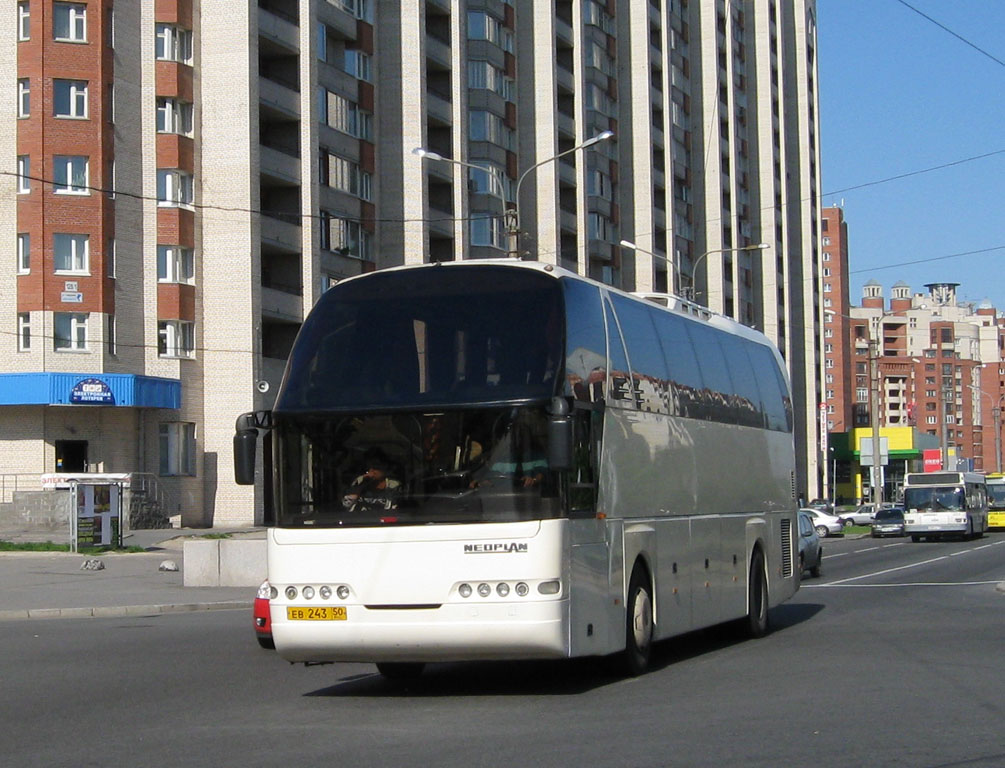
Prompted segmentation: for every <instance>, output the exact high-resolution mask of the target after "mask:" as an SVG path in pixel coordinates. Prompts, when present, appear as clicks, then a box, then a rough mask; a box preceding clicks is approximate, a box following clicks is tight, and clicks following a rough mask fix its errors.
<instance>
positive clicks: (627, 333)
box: [613, 296, 669, 413]
mask: <svg viewBox="0 0 1005 768" xmlns="http://www.w3.org/2000/svg"><path fill="white" fill-rule="evenodd" d="M613 301H614V309H615V311H616V312H617V315H618V320H620V321H621V332H622V333H623V334H624V337H625V345H626V346H627V347H628V362H629V363H630V364H631V367H632V389H633V390H634V393H635V398H636V401H637V402H638V403H639V408H640V409H641V410H643V411H649V412H651V413H669V407H668V403H667V367H666V361H665V360H664V359H663V348H662V347H661V346H660V343H659V340H658V339H657V337H656V326H655V325H654V324H653V315H654V314H655V313H656V312H657V310H655V309H651V308H649V307H647V306H646V305H645V304H642V303H641V302H637V301H632V300H630V299H626V298H624V297H623V296H614V297H613Z"/></svg>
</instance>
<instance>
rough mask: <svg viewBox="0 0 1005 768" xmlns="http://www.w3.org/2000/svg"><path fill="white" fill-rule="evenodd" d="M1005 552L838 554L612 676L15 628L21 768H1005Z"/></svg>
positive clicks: (222, 636) (119, 626)
mask: <svg viewBox="0 0 1005 768" xmlns="http://www.w3.org/2000/svg"><path fill="white" fill-rule="evenodd" d="M1000 581H1005V535H1003V534H995V535H993V536H990V537H987V538H985V539H982V540H978V541H971V542H944V543H932V544H928V543H918V544H912V543H910V542H909V541H905V540H903V539H901V540H888V541H880V542H877V541H873V540H870V539H860V540H847V541H845V540H836V539H828V540H826V541H825V558H824V575H823V576H822V577H821V578H819V579H809V580H807V581H806V582H804V585H803V589H801V590H800V592H799V593H798V594H797V595H796V597H795V598H794V599H793V600H791V601H789V602H788V603H787V604H785V605H784V606H781V607H779V608H777V609H775V610H774V611H773V612H772V622H773V625H774V631H773V632H772V634H770V635H769V636H768V637H766V638H764V639H762V640H755V641H745V640H738V639H737V638H736V636H735V635H734V634H733V633H732V632H731V631H729V630H727V629H716V630H711V631H705V632H701V633H696V634H694V635H690V636H688V637H685V638H679V639H677V640H674V641H671V642H669V643H667V644H665V645H664V646H662V647H660V648H659V652H658V654H657V659H656V665H655V669H654V670H653V671H652V672H651V673H650V674H648V675H645V676H644V677H641V678H638V679H623V678H620V677H617V676H616V675H613V674H611V672H610V671H609V670H608V668H607V667H605V666H604V665H603V664H602V663H599V662H596V661H593V660H587V661H582V660H577V661H571V662H554V663H553V662H548V663H539V662H532V663H500V664H443V665H433V666H431V667H429V668H427V671H426V673H425V674H424V676H423V677H422V678H421V679H420V680H418V681H416V682H413V683H409V684H408V685H407V686H402V685H396V684H393V683H390V682H388V681H385V680H384V679H383V678H381V677H380V676H378V675H377V674H376V673H375V669H374V668H373V667H372V666H369V665H363V664H337V665H332V666H323V667H311V668H304V667H295V666H291V665H288V664H286V663H285V662H283V661H282V660H281V659H280V658H278V656H276V655H275V654H274V653H271V652H267V651H263V650H261V649H259V648H258V646H257V644H256V643H255V641H254V638H253V636H252V629H251V620H250V616H248V615H247V612H246V611H221V612H210V613H200V614H195V613H193V614H172V615H161V616H157V617H150V618H130V619H84V620H35V621H20V622H2V623H0V648H2V651H0V745H2V751H3V763H4V765H9V766H33V765H39V766H43V765H44V766H89V765H94V766H107V765H130V766H132V765H137V766H161V765H163V766H196V765H198V766H231V765H235V766H236V765H239V766H259V765H261V766H275V765H280V766H287V765H304V766H311V765H320V764H325V765H327V766H383V765H394V766H413V765H414V766H424V768H430V767H431V766H437V768H438V767H439V766H465V767H469V766H514V767H520V768H522V767H523V766H860V765H868V766H912V767H914V766H930V767H931V768H935V767H936V766H940V767H944V766H968V768H972V767H983V766H1002V765H1005V733H1003V731H1005V717H1003V716H1002V715H1003V712H1002V710H1003V708H1005V695H1003V693H1002V692H1003V691H1005V653H1003V652H1002V641H1003V635H1005V633H1003V628H1005V622H1003V619H1002V617H1003V615H1005V612H1003V609H1005V594H1003V593H1001V592H998V591H996V588H995V586H996V584H997V583H998V582H1000Z"/></svg>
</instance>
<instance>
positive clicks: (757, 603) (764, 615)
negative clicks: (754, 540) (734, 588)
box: [746, 549, 819, 637]
mask: <svg viewBox="0 0 1005 768" xmlns="http://www.w3.org/2000/svg"><path fill="white" fill-rule="evenodd" d="M817 569H819V564H818V565H817ZM818 572H819V570H818ZM746 631H747V634H748V635H749V636H750V637H764V636H765V635H766V634H767V633H768V578H767V576H766V575H765V573H764V555H763V554H762V553H761V550H759V549H755V550H754V555H753V557H751V558H750V577H749V578H748V579H747V621H746Z"/></svg>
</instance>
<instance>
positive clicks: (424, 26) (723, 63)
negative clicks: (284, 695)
mask: <svg viewBox="0 0 1005 768" xmlns="http://www.w3.org/2000/svg"><path fill="white" fill-rule="evenodd" d="M5 8H6V9H7V11H6V13H5V14H4V23H3V24H0V62H2V63H3V64H4V70H5V71H7V72H8V78H9V82H8V87H7V88H6V89H0V93H2V95H0V108H2V111H0V114H4V115H6V116H7V117H6V118H5V119H6V120H7V121H8V122H7V123H6V125H7V130H5V131H3V132H2V133H0V143H2V146H3V156H4V157H5V158H6V161H5V162H4V164H3V168H4V169H5V173H4V174H3V175H2V176H0V180H2V181H0V206H2V215H0V227H2V232H0V241H4V242H8V243H10V247H11V252H12V255H11V257H10V261H9V262H8V263H9V264H16V269H8V270H5V271H3V272H2V273H0V317H3V318H5V319H4V320H3V323H4V327H5V328H6V330H5V331H4V333H2V334H0V457H2V458H0V475H2V476H3V477H4V478H5V483H6V482H7V481H11V482H15V483H21V484H23V485H29V486H30V485H31V483H32V482H36V483H37V481H38V478H39V476H40V475H41V474H43V473H47V472H54V471H57V470H58V471H65V472H82V471H91V472H94V471H100V472H130V473H135V474H136V475H146V476H149V477H150V478H153V479H154V480H155V481H156V484H157V486H158V488H160V490H161V492H162V493H163V494H164V496H165V499H167V502H166V504H167V506H168V508H169V511H170V512H172V513H179V514H181V516H182V520H183V522H185V523H186V524H189V525H209V524H217V525H219V524H251V523H254V522H256V521H260V520H261V515H262V509H263V498H262V488H261V487H258V488H256V489H249V488H245V487H238V486H236V485H235V484H234V483H233V481H232V470H231V464H232V456H231V450H232V448H231V440H232V436H233V427H234V419H235V417H236V416H237V415H238V414H240V413H242V412H244V411H249V410H253V409H261V408H268V407H269V406H270V405H271V403H272V400H273V398H274V396H275V393H276V390H277V387H278V385H279V383H280V380H281V376H282V372H283V366H284V361H285V358H286V355H287V353H288V351H289V349H290V345H291V344H292V341H293V338H294V336H295V335H296V332H297V330H298V328H299V326H300V324H301V322H302V320H303V318H304V316H305V314H306V313H307V312H309V310H310V308H311V306H312V305H313V304H314V302H315V301H316V300H317V298H318V296H319V295H320V294H321V293H322V292H323V291H324V290H326V289H327V287H329V286H330V285H331V284H332V282H333V281H337V280H339V279H342V278H344V277H347V276H351V275H356V274H359V273H361V272H366V271H370V270H373V269H379V268H382V267H386V266H393V265H398V264H403V263H422V262H429V261H437V260H452V259H470V258H485V257H489V256H503V255H505V253H506V248H507V243H506V242H505V237H504V232H503V230H502V227H501V224H500V222H501V217H500V214H501V213H502V208H503V207H504V205H505V206H508V207H513V206H515V205H518V207H519V211H520V224H521V230H522V235H521V242H520V248H521V249H522V250H525V251H527V252H529V253H530V254H531V255H532V256H533V257H535V258H538V259H540V260H543V261H549V262H552V263H556V264H560V265H562V266H565V267H568V268H571V269H573V270H576V271H577V272H579V273H581V274H587V275H590V276H592V277H594V278H596V279H599V280H602V281H605V282H608V283H611V284H614V285H618V286H620V287H623V288H625V289H628V290H640V291H650V292H651V291H665V290H678V291H679V290H681V289H683V288H689V289H692V290H694V291H695V294H696V296H697V298H698V300H699V301H702V302H703V303H706V304H708V305H709V306H710V307H712V308H713V309H715V310H718V311H720V312H723V313H725V314H727V315H731V316H733V317H735V318H736V319H738V320H740V321H741V322H744V323H747V324H749V325H753V326H756V327H758V328H761V329H762V330H764V331H765V333H767V334H768V335H769V337H770V338H772V339H773V340H774V341H775V342H776V343H777V344H778V345H779V348H780V349H781V350H782V352H783V354H784V355H785V357H786V359H787V361H788V362H789V366H790V371H791V374H792V381H793V391H794V405H795V408H796V412H797V414H798V418H797V434H796V437H797V441H798V445H799V471H800V476H801V478H803V480H802V481H801V482H802V483H803V485H804V486H805V488H806V492H807V493H809V494H810V495H812V494H813V492H814V490H815V485H816V483H817V481H818V480H817V476H818V458H817V449H816V445H817V442H818V437H819V435H818V431H817V430H818V420H817V416H816V406H817V404H818V403H819V402H820V401H821V398H822V397H823V386H822V384H823V370H822V368H821V367H820V362H819V361H820V360H821V357H820V348H819V341H820V339H821V337H822V335H823V333H822V331H823V319H824V318H823V315H822V314H821V301H820V290H821V285H822V277H821V274H820V264H821V261H820V259H821V248H820V232H819V228H820V226H821V220H822V213H821V211H820V207H819V195H820V180H819V168H820V161H819V144H818V135H819V134H818V128H817V115H818V114H819V109H818V98H817V93H816V40H815V37H816V30H815V3H814V2H812V0H794V1H793V2H782V1H781V0H752V2H747V3H743V4H737V3H728V2H725V0H709V1H707V2H706V1H705V0H702V2H698V1H697V0H690V1H688V2H685V1H684V0H673V1H671V0H662V1H661V0H649V1H648V2H637V3H635V2H633V3H615V2H614V0H607V1H606V2H598V1H597V0H584V2H573V1H572V0H555V1H554V2H552V1H551V0H549V2H540V0H466V1H465V0H402V2H395V3H391V2H387V3H385V2H376V0H286V1H281V0H258V2H255V3H250V2H243V3H242V2H231V3H199V2H196V0H155V1H154V2H138V1H137V0H77V1H72V2H64V1H61V0H19V1H18V2H10V3H8V4H7V5H6V6H5ZM605 131H612V132H613V137H612V138H610V139H608V140H605V141H601V142H599V143H597V144H594V145H592V146H590V147H589V148H588V149H582V150H577V149H576V148H577V147H578V146H580V145H581V144H582V143H583V142H585V141H586V140H588V139H590V138H591V137H595V136H597V135H600V134H602V133H603V132H605ZM416 148H424V149H426V150H428V151H430V152H433V153H435V154H436V155H439V156H442V157H443V158H446V160H445V161H444V160H436V159H433V158H431V157H429V156H427V157H425V158H423V157H420V156H418V155H417V154H415V153H414V152H413V150H415V149H416ZM557 155H561V157H560V158H557V157H556V156H557ZM471 166H476V167H474V168H472V167H471ZM529 169H530V170H533V172H532V173H530V174H529V175H527V176H526V177H525V179H524V181H525V183H524V184H523V185H522V186H520V185H518V179H520V177H521V176H522V175H523V174H524V173H525V172H526V171H528V170H529ZM518 187H519V194H520V199H519V200H516V194H517V191H518ZM823 220H824V221H829V220H828V219H826V218H824V219H823ZM622 239H627V240H631V241H633V242H634V243H635V244H636V246H637V247H636V248H635V249H631V250H629V249H626V248H623V247H619V245H618V244H619V242H620V240H622ZM761 244H764V246H766V247H753V246H760V245H761ZM826 268H827V267H825V269H826Z"/></svg>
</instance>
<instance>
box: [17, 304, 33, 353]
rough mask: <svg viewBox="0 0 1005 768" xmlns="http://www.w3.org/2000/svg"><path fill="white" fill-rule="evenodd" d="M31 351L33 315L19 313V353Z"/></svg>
mask: <svg viewBox="0 0 1005 768" xmlns="http://www.w3.org/2000/svg"><path fill="white" fill-rule="evenodd" d="M30 350H31V313H30V312H18V313H17V351H18V352H28V351H30Z"/></svg>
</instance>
